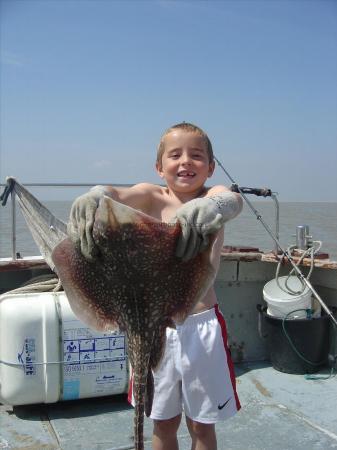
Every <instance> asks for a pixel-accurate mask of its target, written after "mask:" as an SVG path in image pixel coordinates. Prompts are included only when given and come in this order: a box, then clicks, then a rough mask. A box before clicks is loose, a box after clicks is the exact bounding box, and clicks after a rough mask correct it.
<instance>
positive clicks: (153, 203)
mask: <svg viewBox="0 0 337 450" xmlns="http://www.w3.org/2000/svg"><path fill="white" fill-rule="evenodd" d="M106 189H107V190H108V191H109V194H110V195H111V196H112V197H113V198H114V199H115V200H117V201H120V202H122V203H124V204H126V205H128V206H130V207H132V208H135V209H138V210H140V211H142V212H144V213H145V214H148V215H150V216H152V217H154V218H156V219H158V220H160V221H162V222H171V221H172V219H173V218H174V217H175V214H176V211H177V210H178V209H179V208H180V207H181V206H182V205H183V204H184V203H186V202H187V201H189V200H192V199H193V198H197V197H205V196H210V195H214V194H215V193H217V192H219V191H224V190H226V188H225V187H224V186H215V187H213V188H209V189H208V188H203V190H202V191H201V192H192V193H189V194H187V195H184V196H177V195H175V194H174V193H172V192H171V191H170V190H169V189H168V188H166V187H162V186H158V185H155V184H150V183H140V184H137V185H135V186H133V187H131V188H115V187H111V186H109V187H106ZM223 237H224V232H223V229H222V230H220V231H219V232H218V234H217V237H216V240H215V242H214V244H213V248H212V253H211V264H212V265H213V267H214V268H215V272H217V271H218V268H219V264H220V253H221V248H222V245H223ZM216 303H217V299H216V295H215V291H214V287H213V286H211V287H210V289H209V290H208V291H207V294H206V295H205V297H204V298H203V299H202V300H201V301H199V302H198V303H197V305H196V306H195V308H194V310H193V311H192V314H195V313H198V312H202V311H204V310H207V309H209V308H211V307H212V306H214V305H215V304H216Z"/></svg>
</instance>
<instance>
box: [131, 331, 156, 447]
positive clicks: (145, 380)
mask: <svg viewBox="0 0 337 450" xmlns="http://www.w3.org/2000/svg"><path fill="white" fill-rule="evenodd" d="M147 347H148V345H147V343H146V340H144V337H141V336H140V335H139V334H136V335H129V336H128V348H129V357H130V362H131V366H132V373H133V376H132V392H133V398H134V402H135V416H134V439H135V449H136V450H144V413H146V415H147V416H149V415H150V413H151V408H152V399H153V376H152V372H151V369H150V367H149V362H150V352H151V350H150V348H147Z"/></svg>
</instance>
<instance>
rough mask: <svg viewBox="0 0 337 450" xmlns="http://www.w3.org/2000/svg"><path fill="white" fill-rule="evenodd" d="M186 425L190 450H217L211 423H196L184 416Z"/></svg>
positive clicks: (213, 428) (213, 427)
mask: <svg viewBox="0 0 337 450" xmlns="http://www.w3.org/2000/svg"><path fill="white" fill-rule="evenodd" d="M186 424H187V428H188V431H189V432H190V435H191V438H192V447H191V450H217V443H216V434H215V425H214V424H213V423H211V424H209V423H200V422H196V421H195V420H192V419H190V418H189V417H187V416H186Z"/></svg>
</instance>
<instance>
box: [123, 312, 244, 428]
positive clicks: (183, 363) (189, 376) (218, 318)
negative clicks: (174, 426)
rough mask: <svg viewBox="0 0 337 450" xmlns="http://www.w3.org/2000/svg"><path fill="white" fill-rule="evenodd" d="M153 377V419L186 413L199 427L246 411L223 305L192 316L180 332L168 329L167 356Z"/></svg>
mask: <svg viewBox="0 0 337 450" xmlns="http://www.w3.org/2000/svg"><path fill="white" fill-rule="evenodd" d="M153 377H154V398H153V405H152V412H151V416H150V417H151V418H152V419H156V420H167V419H171V418H172V417H175V416H177V415H179V414H181V413H182V411H184V412H185V414H186V416H187V417H189V418H190V419H192V420H194V421H196V422H201V423H206V424H212V423H216V422H219V421H221V420H224V419H227V418H229V417H231V416H233V415H234V414H235V413H236V412H237V411H238V410H239V409H240V407H241V406H240V402H239V398H238V396H237V393H236V387H235V375H234V368H233V363H232V360H231V358H230V354H229V350H228V347H227V331H226V324H225V319H224V317H223V315H222V314H221V312H220V311H219V308H218V305H215V306H214V307H213V308H212V309H209V310H207V311H203V312H201V313H197V314H193V315H191V316H188V318H187V319H186V320H185V322H184V323H183V324H182V325H177V329H176V330H174V329H172V328H167V332H166V348H165V353H164V356H163V359H162V361H161V363H160V366H159V368H158V369H157V370H156V371H155V372H153ZM131 390H132V383H131ZM131 390H130V392H129V400H130V401H131V400H132V391H131ZM131 402H132V401H131Z"/></svg>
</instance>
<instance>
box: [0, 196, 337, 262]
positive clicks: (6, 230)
mask: <svg viewBox="0 0 337 450" xmlns="http://www.w3.org/2000/svg"><path fill="white" fill-rule="evenodd" d="M42 203H43V204H44V205H45V206H46V207H47V208H48V209H49V210H50V211H51V212H52V213H53V214H54V215H55V216H56V217H58V218H59V219H61V220H63V221H65V222H66V221H67V220H68V217H69V212H70V208H71V204H72V202H71V201H42ZM252 204H253V206H254V208H256V209H257V210H258V212H259V213H260V214H261V215H262V218H263V220H264V221H265V222H266V223H267V225H268V226H269V227H270V229H271V230H272V231H273V233H274V232H275V207H274V203H273V202H272V201H270V200H267V199H261V200H259V201H257V202H253V203H252ZM16 210H17V211H16V217H17V218H16V251H17V252H20V255H21V256H22V257H23V256H31V255H38V254H39V251H38V249H37V247H36V245H35V243H34V241H33V238H32V237H31V234H30V232H29V230H28V228H27V226H26V223H25V221H24V218H23V216H22V214H21V211H20V208H19V205H17V207H16ZM297 225H308V226H309V230H310V234H311V235H312V237H313V240H315V241H322V242H323V245H322V249H321V251H323V252H327V253H329V255H330V259H331V260H334V261H337V203H323V202H321V203H318V202H316V203H310V202H301V203H296V202H289V203H282V202H281V203H280V242H281V244H282V245H283V246H284V247H288V246H289V245H292V244H294V243H295V237H294V235H295V233H296V226H297ZM225 245H234V246H250V247H258V248H259V249H260V250H262V251H270V250H273V249H274V248H275V244H274V242H273V240H272V238H271V237H270V236H269V235H268V234H267V232H266V231H265V229H264V228H263V226H262V225H261V223H260V222H259V221H258V220H257V219H256V216H255V215H254V214H253V213H252V211H251V210H250V208H249V207H248V206H247V205H246V204H245V205H244V209H243V211H242V213H241V214H240V215H239V216H238V217H237V218H236V219H235V220H233V221H231V222H228V224H226V227H225ZM11 248H12V244H11V202H10V201H8V204H7V205H6V206H5V207H1V206H0V257H9V256H11Z"/></svg>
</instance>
